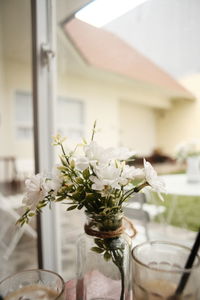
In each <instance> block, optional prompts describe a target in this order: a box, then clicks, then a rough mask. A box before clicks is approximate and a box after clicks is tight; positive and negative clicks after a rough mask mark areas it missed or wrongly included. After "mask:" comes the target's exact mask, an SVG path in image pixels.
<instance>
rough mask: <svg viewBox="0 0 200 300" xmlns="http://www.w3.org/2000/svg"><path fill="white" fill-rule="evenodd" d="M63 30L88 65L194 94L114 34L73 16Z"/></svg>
mask: <svg viewBox="0 0 200 300" xmlns="http://www.w3.org/2000/svg"><path fill="white" fill-rule="evenodd" d="M64 30H65V32H66V34H67V35H68V36H69V38H70V40H71V41H72V42H73V44H74V46H75V47H76V49H77V50H78V51H79V53H80V54H81V56H82V57H83V58H84V59H85V61H86V62H87V63H88V64H89V65H92V66H94V67H97V68H100V69H104V70H107V71H110V72H115V73H117V74H120V75H124V76H127V77H129V78H132V79H135V80H139V81H143V82H147V83H150V84H153V85H154V86H159V87H163V88H165V89H168V90H170V91H174V92H176V93H179V94H181V95H183V96H185V97H189V98H194V96H193V95H192V94H191V93H190V92H189V91H188V90H186V89H185V88H184V87H183V86H182V85H181V84H179V83H178V82H177V81H176V80H175V79H173V78H172V77H171V76H170V75H169V74H167V73H166V72H165V71H163V70H162V69H161V68H159V67H158V66H157V65H155V64H154V63H153V62H152V61H150V60H149V59H148V58H147V57H145V56H144V55H142V54H141V53H139V52H138V51H137V50H136V49H134V48H133V47H131V46H130V45H129V44H127V43H126V42H124V41H123V40H122V39H120V38H118V37H117V36H116V35H114V34H112V33H110V32H108V31H106V30H104V29H101V28H96V27H94V26H91V25H89V24H87V23H85V22H82V21H80V20H78V19H76V18H73V19H72V20H70V21H69V22H67V23H66V24H65V25H64Z"/></svg>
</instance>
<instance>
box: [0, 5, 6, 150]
mask: <svg viewBox="0 0 200 300" xmlns="http://www.w3.org/2000/svg"><path fill="white" fill-rule="evenodd" d="M0 6H1V2H0ZM3 44H4V43H3V25H2V10H1V7H0V156H1V155H2V154H3V153H5V152H6V148H7V147H6V135H5V134H4V133H5V132H6V127H5V123H6V117H7V116H6V114H5V112H6V110H7V108H6V101H5V68H4V60H3Z"/></svg>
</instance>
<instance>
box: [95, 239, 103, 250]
mask: <svg viewBox="0 0 200 300" xmlns="http://www.w3.org/2000/svg"><path fill="white" fill-rule="evenodd" d="M94 242H95V244H96V245H97V246H98V247H99V248H103V249H104V243H103V241H102V240H101V239H94Z"/></svg>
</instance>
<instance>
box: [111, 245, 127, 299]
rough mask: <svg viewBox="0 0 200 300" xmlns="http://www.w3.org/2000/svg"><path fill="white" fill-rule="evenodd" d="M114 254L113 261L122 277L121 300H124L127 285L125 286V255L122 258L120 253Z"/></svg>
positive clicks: (114, 252) (113, 252)
mask: <svg viewBox="0 0 200 300" xmlns="http://www.w3.org/2000/svg"><path fill="white" fill-rule="evenodd" d="M112 254H113V257H112V261H113V263H114V264H115V265H116V266H117V267H118V269H119V271H120V275H121V294H120V300H124V292H125V285H124V269H123V255H122V256H121V255H120V253H117V252H116V251H115V250H113V251H112Z"/></svg>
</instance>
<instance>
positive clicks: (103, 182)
mask: <svg viewBox="0 0 200 300" xmlns="http://www.w3.org/2000/svg"><path fill="white" fill-rule="evenodd" d="M120 171H121V170H120V169H119V168H116V167H115V166H114V165H109V166H106V167H101V168H98V167H97V168H95V174H96V176H93V175H92V176H90V180H91V181H92V182H93V184H92V188H93V189H94V190H99V191H101V190H103V189H104V188H105V187H107V186H110V187H112V188H116V189H120V185H119V181H120Z"/></svg>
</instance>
